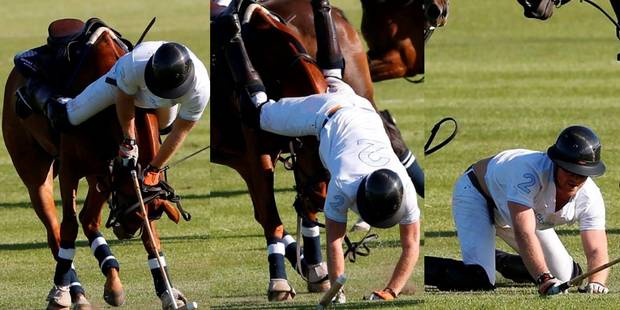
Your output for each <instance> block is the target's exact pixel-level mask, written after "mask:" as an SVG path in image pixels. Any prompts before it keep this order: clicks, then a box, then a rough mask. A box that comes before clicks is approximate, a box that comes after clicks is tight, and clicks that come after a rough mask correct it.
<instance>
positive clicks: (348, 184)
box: [319, 107, 420, 224]
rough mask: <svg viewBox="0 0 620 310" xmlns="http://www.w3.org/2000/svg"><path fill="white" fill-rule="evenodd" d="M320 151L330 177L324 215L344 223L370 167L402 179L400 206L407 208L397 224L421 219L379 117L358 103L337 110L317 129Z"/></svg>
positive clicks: (353, 207) (403, 170)
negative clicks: (321, 127)
mask: <svg viewBox="0 0 620 310" xmlns="http://www.w3.org/2000/svg"><path fill="white" fill-rule="evenodd" d="M319 141H320V145H319V154H320V157H321V161H322V162H323V165H324V166H325V167H326V168H327V170H329V172H330V174H331V180H330V182H329V186H328V189H327V197H326V200H325V209H324V211H325V216H326V217H327V218H329V219H331V220H333V221H336V222H340V223H346V222H347V211H348V210H349V209H351V210H352V211H354V212H355V213H358V214H359V212H358V211H357V190H358V188H359V185H360V183H361V181H362V179H363V178H364V177H365V176H367V175H369V174H370V173H372V172H373V171H376V170H379V169H382V168H387V169H390V170H392V171H394V172H396V173H397V174H398V176H399V177H400V180H401V182H402V183H403V201H402V207H404V208H406V209H407V211H406V213H405V215H404V217H403V218H402V220H401V221H400V224H412V223H415V222H417V221H418V220H419V219H420V209H419V208H418V202H417V197H416V192H415V188H414V186H413V183H412V182H411V179H410V178H409V175H407V171H406V170H405V168H404V166H403V165H402V164H401V163H400V161H399V160H398V157H397V156H396V154H394V151H393V150H392V146H391V144H390V140H389V138H388V136H387V134H386V133H385V130H384V128H383V122H382V121H381V117H380V116H379V114H377V113H376V112H374V111H370V110H367V109H360V108H357V107H345V108H342V109H341V110H339V111H338V112H337V113H336V114H335V115H334V116H333V117H332V118H331V119H330V120H329V121H328V122H327V123H326V124H325V127H324V128H323V129H322V130H321V132H320V138H319Z"/></svg>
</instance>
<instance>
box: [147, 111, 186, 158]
mask: <svg viewBox="0 0 620 310" xmlns="http://www.w3.org/2000/svg"><path fill="white" fill-rule="evenodd" d="M195 125H196V122H195V121H188V120H184V119H182V118H178V117H177V119H176V120H175V121H174V123H173V124H172V131H170V134H169V135H168V137H166V140H165V141H164V143H163V144H162V145H161V148H160V149H159V152H158V153H157V155H156V156H155V158H153V160H152V161H151V163H150V165H151V166H153V167H157V168H160V169H161V168H163V167H164V165H165V164H166V163H167V162H168V161H169V160H170V158H172V156H173V155H174V153H175V152H176V151H177V150H178V149H179V148H180V147H181V145H182V144H183V141H185V138H186V137H187V135H188V134H189V132H190V131H191V130H192V128H194V126H195Z"/></svg>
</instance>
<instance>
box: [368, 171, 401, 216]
mask: <svg viewBox="0 0 620 310" xmlns="http://www.w3.org/2000/svg"><path fill="white" fill-rule="evenodd" d="M402 200H403V183H402V182H401V180H400V177H399V176H398V174H396V172H394V171H392V170H389V169H379V170H376V171H374V172H373V173H371V174H369V175H367V176H366V177H364V179H362V182H361V183H360V186H359V188H358V190H357V210H358V211H359V213H360V216H361V217H362V219H363V220H364V221H366V223H368V224H370V225H371V226H373V227H378V228H389V227H392V226H394V225H396V224H397V223H398V222H399V221H400V220H401V219H402V217H403V215H404V213H405V208H402V207H401V203H402Z"/></svg>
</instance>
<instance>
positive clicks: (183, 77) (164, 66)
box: [144, 42, 194, 99]
mask: <svg viewBox="0 0 620 310" xmlns="http://www.w3.org/2000/svg"><path fill="white" fill-rule="evenodd" d="M193 80H194V63H193V62H192V59H191V58H190V56H189V51H188V50H187V48H186V47H185V46H183V45H181V44H179V43H174V42H169V43H164V44H162V46H160V47H159V48H158V49H157V51H155V54H153V56H151V58H149V61H148V63H147V64H146V69H145V70H144V81H145V82H146V87H147V88H148V89H149V90H150V91H151V92H152V93H153V94H154V95H155V96H158V97H161V98H165V99H176V98H179V97H181V96H183V95H185V94H186V93H187V91H188V90H189V89H190V88H191V87H192V84H193Z"/></svg>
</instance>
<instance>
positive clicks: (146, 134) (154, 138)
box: [135, 109, 159, 167]
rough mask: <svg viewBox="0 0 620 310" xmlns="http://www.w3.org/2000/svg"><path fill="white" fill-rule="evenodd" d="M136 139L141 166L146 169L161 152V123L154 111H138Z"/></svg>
mask: <svg viewBox="0 0 620 310" xmlns="http://www.w3.org/2000/svg"><path fill="white" fill-rule="evenodd" d="M135 124H136V138H137V143H138V149H139V150H140V157H139V158H140V160H139V161H140V165H142V167H146V165H148V164H149V162H150V161H151V160H152V159H153V157H155V155H156V154H157V152H159V122H158V120H157V115H156V114H155V111H153V110H142V109H138V110H136V117H135Z"/></svg>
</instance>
